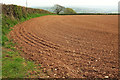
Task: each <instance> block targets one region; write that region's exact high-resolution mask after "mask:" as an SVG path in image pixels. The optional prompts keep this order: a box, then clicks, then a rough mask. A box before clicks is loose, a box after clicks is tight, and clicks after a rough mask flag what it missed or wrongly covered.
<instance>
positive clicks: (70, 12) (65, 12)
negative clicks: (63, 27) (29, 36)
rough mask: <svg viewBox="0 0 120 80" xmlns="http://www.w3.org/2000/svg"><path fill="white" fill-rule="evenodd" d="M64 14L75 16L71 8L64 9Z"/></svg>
mask: <svg viewBox="0 0 120 80" xmlns="http://www.w3.org/2000/svg"><path fill="white" fill-rule="evenodd" d="M64 14H76V12H75V11H74V10H73V9H72V8H66V9H65V10H64Z"/></svg>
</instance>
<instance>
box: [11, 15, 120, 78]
mask: <svg viewBox="0 0 120 80" xmlns="http://www.w3.org/2000/svg"><path fill="white" fill-rule="evenodd" d="M117 20H118V16H115V15H85V16H84V15H76V16H43V17H38V18H33V19H31V20H28V21H26V22H23V23H22V24H18V25H16V26H15V27H14V29H13V30H12V31H11V32H10V35H11V38H12V39H14V42H16V43H18V45H16V47H17V48H18V49H19V50H21V47H22V51H23V54H22V56H23V57H24V58H26V59H29V60H33V61H34V62H36V63H37V64H41V65H42V67H43V68H44V72H45V73H46V74H48V75H49V77H56V78H58V77H72V78H84V77H85V78H86V77H87V78H117V77H118V76H117V75H118V21H117Z"/></svg>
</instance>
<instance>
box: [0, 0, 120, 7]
mask: <svg viewBox="0 0 120 80" xmlns="http://www.w3.org/2000/svg"><path fill="white" fill-rule="evenodd" d="M118 1H120V0H27V2H28V6H29V7H31V6H53V5H54V4H60V5H62V6H77V7H79V6H83V7H84V6H93V7H95V6H116V7H117V6H118ZM1 2H2V3H6V4H17V5H21V6H25V5H26V0H0V3H1Z"/></svg>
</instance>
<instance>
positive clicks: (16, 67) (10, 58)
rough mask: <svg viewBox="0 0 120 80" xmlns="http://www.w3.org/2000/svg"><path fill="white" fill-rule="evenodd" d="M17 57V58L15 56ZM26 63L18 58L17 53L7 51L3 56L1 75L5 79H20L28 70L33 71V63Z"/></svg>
mask: <svg viewBox="0 0 120 80" xmlns="http://www.w3.org/2000/svg"><path fill="white" fill-rule="evenodd" d="M16 55H18V56H16ZM25 62H26V61H25V60H24V59H23V58H22V57H21V56H19V54H18V52H14V51H8V52H6V53H5V54H3V66H2V75H3V77H5V78H6V77H7V78H22V77H25V74H26V73H27V71H28V70H33V69H34V67H35V66H34V64H33V62H30V61H27V62H26V63H25Z"/></svg>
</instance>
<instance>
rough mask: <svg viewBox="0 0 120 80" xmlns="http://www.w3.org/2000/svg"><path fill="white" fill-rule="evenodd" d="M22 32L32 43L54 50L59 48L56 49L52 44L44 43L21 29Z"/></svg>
mask: <svg viewBox="0 0 120 80" xmlns="http://www.w3.org/2000/svg"><path fill="white" fill-rule="evenodd" d="M22 32H23V33H24V34H25V35H27V37H29V38H30V39H31V40H34V41H36V42H37V43H39V44H42V45H43V46H47V47H50V48H53V49H56V50H57V49H58V48H59V47H57V46H56V45H55V46H54V45H53V44H50V43H48V42H46V41H44V40H40V39H39V38H37V37H35V36H33V35H31V34H29V33H27V32H26V31H25V30H24V29H23V28H22Z"/></svg>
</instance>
